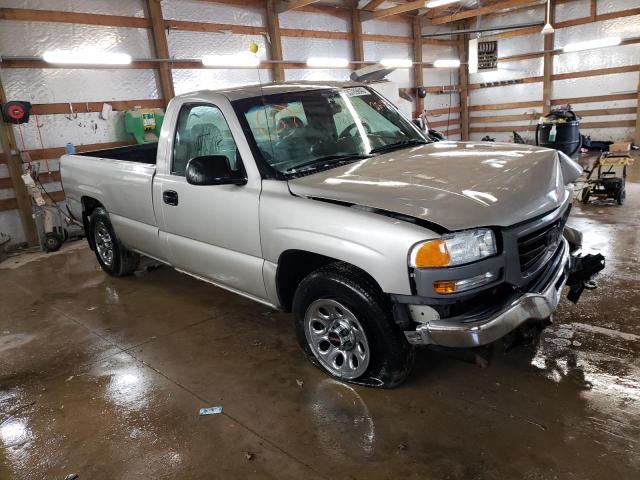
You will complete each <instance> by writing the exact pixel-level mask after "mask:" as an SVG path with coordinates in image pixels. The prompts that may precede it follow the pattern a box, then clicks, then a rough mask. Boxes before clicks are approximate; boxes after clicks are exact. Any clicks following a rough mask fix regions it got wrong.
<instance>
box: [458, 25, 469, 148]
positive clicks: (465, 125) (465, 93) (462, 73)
mask: <svg viewBox="0 0 640 480" xmlns="http://www.w3.org/2000/svg"><path fill="white" fill-rule="evenodd" d="M458 58H459V59H460V68H459V69H458V85H459V86H460V93H459V95H460V138H461V139H462V140H469V64H468V62H469V43H468V42H467V38H466V36H465V34H460V35H458Z"/></svg>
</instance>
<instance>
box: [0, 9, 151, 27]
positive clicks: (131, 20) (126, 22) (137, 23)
mask: <svg viewBox="0 0 640 480" xmlns="http://www.w3.org/2000/svg"><path fill="white" fill-rule="evenodd" d="M0 20H22V21H26V22H54V23H78V24H82V25H98V26H103V27H130V28H151V22H150V21H149V19H148V18H140V17H124V16H120V15H98V14H95V13H77V12H60V11H56V10H35V9H28V8H0Z"/></svg>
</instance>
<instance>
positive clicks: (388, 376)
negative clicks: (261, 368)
mask: <svg viewBox="0 0 640 480" xmlns="http://www.w3.org/2000/svg"><path fill="white" fill-rule="evenodd" d="M293 315H294V319H295V326H296V334H297V337H298V342H299V343H300V347H301V348H302V350H303V351H304V353H305V354H306V355H307V358H308V359H309V360H310V361H311V363H313V364H314V365H315V366H316V367H318V368H319V369H321V370H323V371H324V372H326V373H328V374H329V375H331V376H333V377H336V378H339V379H341V380H344V381H347V382H351V383H357V384H361V385H367V386H372V387H381V388H393V387H395V386H397V385H399V384H400V383H402V382H403V381H404V380H405V378H406V377H407V375H408V374H409V373H410V371H411V367H412V366H413V348H412V347H411V345H409V344H408V342H407V341H406V339H405V338H404V335H403V333H402V331H401V329H400V328H399V327H398V325H396V323H395V322H394V320H393V317H392V314H391V305H390V303H389V300H388V298H387V297H386V296H385V295H384V294H383V293H382V291H381V290H380V288H379V287H378V286H377V285H376V284H375V282H373V280H372V279H370V278H369V277H368V276H367V275H366V274H364V272H362V271H360V270H358V269H356V268H354V267H352V266H350V265H347V264H345V263H341V262H336V263H333V264H330V265H327V266H325V267H322V268H320V269H318V270H316V271H314V272H312V273H310V274H309V275H307V276H306V277H305V278H304V279H303V280H302V282H300V285H299V286H298V288H297V290H296V293H295V296H294V299H293Z"/></svg>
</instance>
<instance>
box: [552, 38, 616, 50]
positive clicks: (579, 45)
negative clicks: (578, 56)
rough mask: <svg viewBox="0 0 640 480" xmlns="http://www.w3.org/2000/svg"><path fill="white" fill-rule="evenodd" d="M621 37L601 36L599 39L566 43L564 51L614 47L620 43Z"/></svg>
mask: <svg viewBox="0 0 640 480" xmlns="http://www.w3.org/2000/svg"><path fill="white" fill-rule="evenodd" d="M621 41H622V39H621V38H620V37H608V38H600V39H598V40H587V41H586V42H576V43H570V44H568V45H565V46H564V47H563V48H562V51H563V52H565V53H566V52H579V51H580V50H591V49H593V48H603V47H614V46H616V45H620V42H621Z"/></svg>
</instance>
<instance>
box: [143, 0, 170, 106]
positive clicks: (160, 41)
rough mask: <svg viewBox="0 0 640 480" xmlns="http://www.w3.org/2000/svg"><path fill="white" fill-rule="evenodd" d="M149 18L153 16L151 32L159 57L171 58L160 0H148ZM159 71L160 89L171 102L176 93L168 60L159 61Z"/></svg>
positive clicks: (165, 98) (164, 97)
mask: <svg viewBox="0 0 640 480" xmlns="http://www.w3.org/2000/svg"><path fill="white" fill-rule="evenodd" d="M147 6H148V10H149V18H151V33H152V38H153V47H154V50H155V53H156V57H157V58H166V59H168V58H169V45H168V44H167V35H166V34H165V30H164V19H163V18H162V7H161V6H160V0H147ZM158 73H159V74H160V89H161V90H162V98H163V99H164V101H165V103H169V100H171V99H172V98H173V97H175V95H176V93H175V90H174V88H173V75H172V74H171V64H170V63H168V62H160V63H158Z"/></svg>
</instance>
